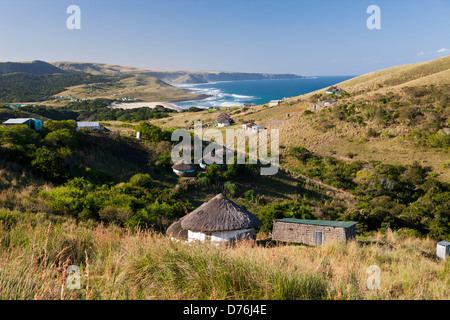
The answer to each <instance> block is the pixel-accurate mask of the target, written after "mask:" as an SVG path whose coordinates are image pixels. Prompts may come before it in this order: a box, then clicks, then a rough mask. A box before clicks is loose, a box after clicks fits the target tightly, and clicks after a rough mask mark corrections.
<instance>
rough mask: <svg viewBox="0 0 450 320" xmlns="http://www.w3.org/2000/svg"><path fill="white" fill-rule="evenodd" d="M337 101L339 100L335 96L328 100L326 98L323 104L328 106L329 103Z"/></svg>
mask: <svg viewBox="0 0 450 320" xmlns="http://www.w3.org/2000/svg"><path fill="white" fill-rule="evenodd" d="M336 102H337V100H336V99H335V98H328V99H327V100H325V101H324V102H323V104H324V105H325V106H328V105H330V104H333V103H336Z"/></svg>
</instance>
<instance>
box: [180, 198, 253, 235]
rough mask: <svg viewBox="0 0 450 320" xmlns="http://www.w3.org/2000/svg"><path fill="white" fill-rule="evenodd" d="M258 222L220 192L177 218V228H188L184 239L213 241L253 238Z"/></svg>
mask: <svg viewBox="0 0 450 320" xmlns="http://www.w3.org/2000/svg"><path fill="white" fill-rule="evenodd" d="M260 224H261V220H259V219H258V217H256V216H254V215H253V214H251V213H250V212H249V211H247V210H246V209H244V208H242V207H240V206H238V205H237V204H235V203H234V202H233V201H231V200H230V199H228V198H227V197H226V196H224V195H223V194H218V195H217V196H215V197H214V198H212V199H211V200H210V201H208V202H206V203H203V204H202V205H201V206H200V207H198V208H197V209H195V210H194V211H192V212H191V213H189V214H188V215H187V216H186V217H185V218H184V219H183V220H181V228H182V229H184V230H187V231H188V242H192V241H202V242H204V241H211V242H215V243H216V244H220V243H230V242H234V241H236V240H239V239H249V238H253V239H254V238H255V235H256V234H255V228H256V227H258V226H259V225H260ZM174 228H175V226H174Z"/></svg>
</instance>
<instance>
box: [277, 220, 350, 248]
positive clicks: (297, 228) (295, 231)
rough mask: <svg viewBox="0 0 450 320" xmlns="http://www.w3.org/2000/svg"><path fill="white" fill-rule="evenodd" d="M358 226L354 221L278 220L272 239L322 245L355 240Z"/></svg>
mask: <svg viewBox="0 0 450 320" xmlns="http://www.w3.org/2000/svg"><path fill="white" fill-rule="evenodd" d="M356 224H357V222H352V221H325V220H304V219H289V218H287V219H277V220H274V223H273V231H272V239H273V240H278V241H292V242H303V243H307V244H316V245H322V244H325V243H327V242H332V241H345V242H347V241H348V240H350V239H353V238H355V236H356Z"/></svg>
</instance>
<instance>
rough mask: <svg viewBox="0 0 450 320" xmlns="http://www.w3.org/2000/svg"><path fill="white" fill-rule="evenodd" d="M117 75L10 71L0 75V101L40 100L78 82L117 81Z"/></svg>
mask: <svg viewBox="0 0 450 320" xmlns="http://www.w3.org/2000/svg"><path fill="white" fill-rule="evenodd" d="M120 79H121V78H119V77H111V76H96V75H91V74H87V73H73V74H69V73H67V74H66V73H65V74H57V73H56V74H43V75H36V74H30V73H10V74H4V75H0V102H4V103H14V102H42V101H46V100H50V99H51V98H52V97H53V96H54V95H56V94H58V93H60V92H61V91H63V90H65V89H66V88H67V87H71V86H76V85H80V84H91V83H98V82H102V83H107V84H111V83H114V82H116V81H119V80H120Z"/></svg>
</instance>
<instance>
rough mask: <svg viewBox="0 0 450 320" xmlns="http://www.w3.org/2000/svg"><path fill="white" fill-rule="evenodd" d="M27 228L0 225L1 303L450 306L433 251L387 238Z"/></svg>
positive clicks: (50, 225)
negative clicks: (315, 243)
mask: <svg viewBox="0 0 450 320" xmlns="http://www.w3.org/2000/svg"><path fill="white" fill-rule="evenodd" d="M32 220H33V221H32V222H28V223H26V222H20V221H17V222H15V223H13V222H11V221H10V222H9V223H8V222H5V221H3V222H2V223H1V224H0V234H1V237H0V254H1V257H2V259H1V260H0V298H1V299H37V300H42V299H51V300H59V299H65V300H68V299H83V300H84V299H86V300H104V299H114V300H115V299H118V300H119V299H138V300H141V299H194V300H197V299H200V300H202V299H246V300H247V299H263V300H265V299H268V300H270V299H274V300H286V299H331V300H341V299H342V300H345V299H358V300H359V299H417V300H420V299H449V298H450V274H449V271H450V268H449V263H448V261H447V262H443V261H439V260H437V259H436V258H435V254H434V251H435V242H433V241H429V240H419V239H415V238H408V237H407V238H403V237H401V236H400V235H399V234H393V233H389V232H388V233H387V234H386V236H381V235H378V238H377V239H373V242H362V241H360V242H356V241H354V242H350V243H348V244H347V245H345V244H338V243H334V244H333V243H332V244H327V245H324V246H321V247H309V246H302V245H284V244H274V243H268V242H266V241H262V240H260V241H258V242H257V244H256V245H253V244H251V243H241V244H238V245H237V246H236V247H233V248H226V247H215V246H209V245H207V244H191V245H186V244H183V243H177V242H172V241H171V240H170V239H169V238H167V237H165V236H162V235H160V234H157V233H153V232H151V231H134V232H132V231H129V230H123V229H118V228H116V227H105V226H98V227H94V228H91V227H90V226H89V225H76V224H74V223H73V222H71V221H52V220H48V219H46V218H45V217H33V219H32ZM50 221H52V222H50ZM70 265H77V266H79V267H80V269H81V288H80V289H79V290H70V289H68V288H67V287H66V282H67V274H66V271H67V268H68V267H69V266H70ZM370 265H377V266H379V267H380V269H381V288H380V289H379V290H375V291H371V290H368V288H367V285H366V283H367V279H368V277H369V274H367V273H366V270H367V268H368V267H369V266H370ZM419 270H420V271H419Z"/></svg>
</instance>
